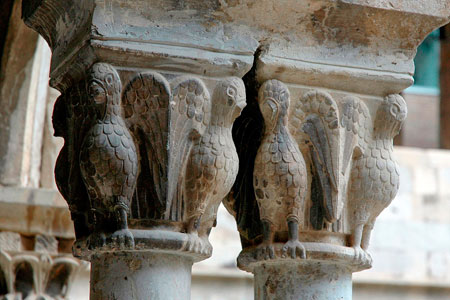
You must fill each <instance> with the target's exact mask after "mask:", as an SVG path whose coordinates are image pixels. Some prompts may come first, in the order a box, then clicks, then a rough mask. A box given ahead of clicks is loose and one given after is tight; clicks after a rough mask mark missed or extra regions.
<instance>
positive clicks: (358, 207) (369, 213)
mask: <svg viewBox="0 0 450 300" xmlns="http://www.w3.org/2000/svg"><path fill="white" fill-rule="evenodd" d="M290 90H291V92H290ZM292 94H294V95H295V96H294V97H295V98H294V101H293V105H292V108H291V109H289V108H288V105H289V99H290V98H292V96H290V95H292ZM332 94H333V96H332V95H331V94H330V93H328V92H325V91H322V90H310V89H309V90H308V89H306V88H298V87H295V86H292V87H289V88H288V86H287V85H285V84H283V83H281V82H280V81H277V80H269V81H266V82H265V83H264V84H263V85H262V86H261V88H260V89H259V95H258V97H257V99H256V101H257V103H259V107H260V111H261V114H262V117H263V119H264V121H262V118H261V117H259V116H258V113H257V112H256V110H255V109H254V107H255V106H254V104H252V103H250V105H249V107H252V106H253V110H252V111H250V112H249V111H247V110H246V111H244V113H243V116H242V118H240V119H239V120H238V122H237V126H236V129H235V131H234V138H235V141H236V142H237V147H238V149H239V154H240V155H241V157H240V159H241V161H246V165H245V166H243V167H242V165H241V169H240V175H238V177H239V176H241V177H240V178H243V182H237V183H236V184H235V186H234V189H233V193H232V194H231V195H230V196H229V197H228V199H227V200H228V201H226V202H225V203H226V204H227V207H228V209H229V210H231V211H232V213H233V214H234V215H235V216H242V215H243V214H245V215H246V218H247V220H248V219H249V218H258V220H259V222H260V223H259V224H260V226H259V228H261V229H262V230H261V229H259V228H258V226H255V227H252V225H251V223H249V222H248V221H245V219H244V221H245V222H242V218H241V219H240V218H239V217H238V226H239V230H240V233H241V237H242V241H243V246H244V250H243V252H242V253H241V255H240V258H239V259H238V263H239V265H240V266H241V267H242V268H244V269H247V270H251V269H252V268H253V267H254V266H256V265H259V264H260V263H262V262H263V261H264V260H267V259H282V258H286V257H293V258H295V257H303V258H304V257H305V252H306V257H307V258H308V259H309V258H310V257H311V259H314V260H316V259H319V260H321V259H322V258H324V257H328V258H329V259H330V260H331V261H335V262H338V261H340V262H339V263H342V260H344V261H345V260H347V265H348V266H353V267H354V268H355V270H356V269H364V268H367V267H368V266H370V264H371V258H370V256H369V255H368V254H367V252H366V250H367V247H368V243H369V239H370V231H371V229H372V228H373V224H374V222H375V219H376V217H377V216H378V215H379V214H380V213H381V211H382V210H383V209H384V208H385V207H387V206H388V205H389V203H390V202H391V201H392V199H393V198H394V197H395V195H396V192H397V190H398V182H399V181H398V170H397V167H396V163H395V161H394V160H393V157H392V151H393V146H392V139H393V137H394V136H395V135H397V134H398V132H399V130H400V128H401V124H402V122H403V121H404V119H405V118H406V104H405V102H404V100H403V98H402V97H401V96H399V95H388V96H386V97H384V98H382V99H379V98H377V100H376V101H377V102H375V103H374V101H373V100H370V101H371V102H370V103H371V106H370V109H369V106H368V104H366V101H365V100H363V99H362V98H360V97H357V96H349V95H346V94H344V93H339V92H333V93H332ZM374 104H375V105H374ZM371 111H372V113H371ZM252 123H253V124H260V125H255V126H252V127H250V126H248V124H252ZM255 128H260V131H259V132H256V133H255V132H252V130H255ZM249 132H251V133H250V134H251V135H252V136H253V142H255V143H256V146H251V145H249V144H248V141H247V139H246V138H243V137H246V136H247V135H248V134H249ZM249 138H250V137H249ZM258 139H259V140H258ZM239 142H243V143H242V144H240V143H239ZM252 147H254V148H252ZM249 148H250V150H249ZM242 149H245V150H243V151H242ZM255 149H257V150H256V151H255ZM254 151H255V152H256V155H255V156H254V157H256V159H255V161H254V164H253V165H252V163H251V162H248V160H249V159H250V158H251V155H252V153H254ZM303 158H304V159H303ZM251 170H253V174H251V172H250V171H251ZM248 177H250V178H251V179H252V180H253V183H252V185H250V184H249V181H250V179H248ZM245 182H247V183H245ZM250 190H251V191H252V192H253V193H249V192H248V191H250ZM303 199H304V200H303ZM252 203H257V204H258V205H257V206H256V205H255V204H252ZM249 216H250V217H249ZM255 228H256V230H255ZM298 232H300V233H299V234H298ZM283 244H284V246H283ZM293 244H295V245H296V246H295V247H292V245H293ZM252 246H256V248H255V247H252ZM351 248H353V249H351ZM345 249H350V251H351V252H349V250H345ZM350 253H353V254H350ZM286 254H287V255H286ZM325 260H328V259H325ZM254 263H256V265H254Z"/></svg>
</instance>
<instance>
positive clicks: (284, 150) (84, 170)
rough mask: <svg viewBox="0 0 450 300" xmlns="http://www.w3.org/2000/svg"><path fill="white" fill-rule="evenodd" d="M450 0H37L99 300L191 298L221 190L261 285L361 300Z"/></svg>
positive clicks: (77, 221) (73, 197) (243, 264)
mask: <svg viewBox="0 0 450 300" xmlns="http://www.w3.org/2000/svg"><path fill="white" fill-rule="evenodd" d="M449 11H450V3H449V2H448V1H438V0H432V1H409V2H408V1H397V0H392V1H381V0H380V1H363V0H357V1H332V0H324V1H308V0H304V1H294V0H292V1H271V0H263V1H251V0H245V1H213V0H208V1H203V0H201V1H200V0H186V1H156V0H147V1H125V0H81V1H72V0H69V1H57V0H41V1H28V0H24V1H23V19H24V21H25V23H26V24H27V25H29V26H30V27H32V28H34V29H35V30H37V31H38V32H39V33H40V34H41V35H42V36H43V37H44V38H45V39H46V40H47V42H48V43H49V45H50V47H51V49H52V51H53V57H52V67H51V72H50V77H51V81H50V84H51V85H52V86H53V87H55V88H57V89H58V90H60V91H61V93H62V95H61V96H60V98H59V99H58V100H57V102H56V104H55V108H54V114H53V125H54V129H55V136H58V137H62V138H64V141H65V144H64V147H63V149H62V150H61V153H60V155H59V157H58V160H57V164H56V169H55V176H56V182H57V185H58V188H59V191H60V192H61V194H62V195H63V197H64V198H65V199H66V200H67V202H68V204H69V208H70V211H71V216H72V220H73V222H74V227H75V232H76V242H75V243H74V246H73V253H74V255H75V256H78V257H81V258H83V259H86V260H89V261H91V263H92V271H91V299H148V298H149V299H189V297H190V296H189V295H190V272H191V266H192V264H193V263H195V262H197V261H200V260H202V259H205V258H207V257H209V256H210V255H211V251H212V247H211V245H210V243H209V242H208V235H209V232H210V230H211V228H212V227H213V226H214V225H215V221H216V213H217V208H218V206H219V204H220V203H221V202H222V201H223V203H224V205H225V206H226V207H227V209H228V210H229V211H230V213H232V214H233V215H234V216H235V218H236V221H237V224H238V228H239V231H240V234H241V241H242V246H243V250H242V252H241V254H240V255H239V257H238V266H239V267H240V268H241V269H243V270H246V271H249V272H252V273H254V274H255V299H300V298H301V299H351V274H352V272H355V271H359V270H364V269H367V268H369V267H370V265H371V258H370V255H369V254H368V252H367V247H368V244H369V240H370V232H371V230H372V228H373V226H374V223H375V220H376V217H377V216H378V215H379V214H380V213H381V211H382V210H383V209H384V208H385V207H387V206H388V205H389V203H390V202H391V201H392V200H393V199H394V197H395V194H396V192H397V190H398V186H399V170H398V167H397V165H396V163H395V160H394V158H393V146H392V138H393V137H394V136H395V135H396V134H397V133H398V132H399V130H400V128H401V125H402V122H403V121H404V120H405V118H406V114H407V109H406V104H405V102H404V100H403V98H402V97H401V96H400V95H399V93H400V92H401V91H402V90H403V89H405V88H406V87H408V86H409V85H411V84H412V82H413V79H412V74H413V70H414V65H413V57H414V55H415V49H416V47H417V46H418V45H419V44H420V42H421V41H422V40H423V38H424V37H425V36H426V35H427V34H428V33H429V32H431V31H432V30H433V29H435V28H437V27H439V26H440V25H442V24H444V23H446V22H448V20H449Z"/></svg>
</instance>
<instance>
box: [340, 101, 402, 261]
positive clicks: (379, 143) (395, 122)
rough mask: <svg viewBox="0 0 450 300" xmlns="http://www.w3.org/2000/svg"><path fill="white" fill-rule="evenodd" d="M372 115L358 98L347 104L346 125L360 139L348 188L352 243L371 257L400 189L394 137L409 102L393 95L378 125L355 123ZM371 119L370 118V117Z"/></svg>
mask: <svg viewBox="0 0 450 300" xmlns="http://www.w3.org/2000/svg"><path fill="white" fill-rule="evenodd" d="M361 111H364V112H363V113H362V115H363V116H366V115H367V116H368V113H367V107H365V104H364V103H362V102H361V100H359V99H357V98H355V97H349V98H347V101H346V103H345V104H344V112H343V117H342V125H343V127H344V128H346V129H347V132H348V134H349V135H352V136H354V137H356V138H357V140H358V141H357V144H356V145H355V147H354V151H353V164H352V166H351V172H350V181H349V191H348V203H347V210H348V212H347V213H348V219H349V221H350V222H349V223H350V230H351V239H350V240H351V246H352V247H354V249H355V253H356V257H357V258H359V259H369V258H368V255H367V253H366V252H365V251H366V250H367V248H368V246H369V240H370V234H371V231H372V228H373V226H374V223H375V219H376V218H377V217H378V215H379V214H380V213H381V212H382V211H383V210H384V209H385V208H386V207H387V206H388V205H389V204H390V203H391V201H392V200H393V199H394V197H395V195H396V194H397V191H398V188H399V171H398V166H397V164H396V162H395V161H394V160H393V155H392V152H393V144H392V139H393V138H394V137H395V136H396V135H397V134H398V133H399V131H400V129H401V125H402V123H403V121H404V120H405V119H406V114H407V108H406V103H405V101H404V100H403V98H402V97H401V96H400V95H389V96H387V97H385V98H384V101H383V103H382V104H381V105H380V107H379V108H378V110H377V113H376V117H375V121H374V127H373V130H372V127H371V126H370V127H367V126H361V125H362V123H365V124H367V123H370V122H367V120H366V121H364V122H359V123H357V122H355V116H356V119H358V115H361ZM366 119H367V118H366Z"/></svg>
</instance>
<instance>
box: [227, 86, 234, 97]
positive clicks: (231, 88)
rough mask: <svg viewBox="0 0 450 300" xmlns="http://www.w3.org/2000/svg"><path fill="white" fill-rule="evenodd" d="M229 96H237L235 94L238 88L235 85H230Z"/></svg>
mask: <svg viewBox="0 0 450 300" xmlns="http://www.w3.org/2000/svg"><path fill="white" fill-rule="evenodd" d="M227 96H229V97H235V96H236V89H235V88H233V87H231V86H229V87H228V88H227Z"/></svg>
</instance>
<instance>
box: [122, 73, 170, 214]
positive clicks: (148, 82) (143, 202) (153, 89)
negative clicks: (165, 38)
mask: <svg viewBox="0 0 450 300" xmlns="http://www.w3.org/2000/svg"><path fill="white" fill-rule="evenodd" d="M170 98H171V95H170V86H169V83H168V82H167V80H166V79H165V78H164V77H163V76H162V75H160V74H158V73H156V72H146V73H139V74H137V75H136V76H135V77H134V78H133V79H132V80H130V82H129V83H128V84H127V86H126V87H125V89H124V92H123V99H122V105H123V108H124V114H125V121H126V123H127V124H128V126H129V127H130V129H131V131H132V132H133V133H134V135H135V137H136V138H137V139H138V140H139V148H140V154H141V160H142V162H143V163H141V168H143V169H145V170H143V172H144V174H145V173H146V174H145V175H148V177H149V178H151V179H150V182H148V181H147V182H142V180H148V178H147V179H146V178H145V177H147V176H142V178H141V182H140V183H138V184H144V185H146V190H148V189H150V195H148V194H145V195H138V198H141V199H138V201H136V202H137V205H138V208H137V211H138V215H145V214H146V211H147V212H148V211H151V209H147V210H146V209H145V207H147V205H155V206H156V210H157V211H159V212H160V214H162V213H163V212H164V208H165V205H164V203H165V201H166V199H167V179H166V178H167V166H168V155H167V145H168V131H169V103H170ZM142 198H144V199H142ZM155 200H156V201H157V202H158V203H156V204H155V203H153V204H149V202H152V201H155Z"/></svg>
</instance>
